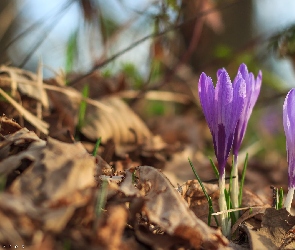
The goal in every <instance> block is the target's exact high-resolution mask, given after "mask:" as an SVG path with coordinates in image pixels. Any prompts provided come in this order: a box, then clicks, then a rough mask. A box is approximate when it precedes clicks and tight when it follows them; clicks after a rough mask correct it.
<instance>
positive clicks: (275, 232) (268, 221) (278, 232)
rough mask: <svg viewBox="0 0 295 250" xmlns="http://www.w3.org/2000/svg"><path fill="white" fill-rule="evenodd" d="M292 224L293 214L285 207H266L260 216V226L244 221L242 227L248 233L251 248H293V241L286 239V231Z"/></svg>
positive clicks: (294, 217)
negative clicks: (278, 208)
mask: <svg viewBox="0 0 295 250" xmlns="http://www.w3.org/2000/svg"><path fill="white" fill-rule="evenodd" d="M294 225H295V216H291V215H290V213H288V212H287V211H286V209H280V210H276V209H275V208H268V209H266V210H265V214H264V216H263V218H262V223H261V228H257V227H256V226H253V225H251V224H250V223H248V222H245V223H244V224H243V225H242V229H243V230H244V231H245V232H246V233H247V235H248V238H249V242H250V247H251V249H261V250H264V249H265V250H269V249H295V242H294V241H289V240H287V238H288V236H289V235H288V234H287V233H288V232H289V231H290V230H291V229H292V227H293V226H294ZM293 239H294V238H293Z"/></svg>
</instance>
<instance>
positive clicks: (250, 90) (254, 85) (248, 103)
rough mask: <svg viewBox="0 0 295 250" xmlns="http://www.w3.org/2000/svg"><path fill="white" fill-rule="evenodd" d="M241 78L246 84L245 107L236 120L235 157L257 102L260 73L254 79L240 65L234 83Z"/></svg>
mask: <svg viewBox="0 0 295 250" xmlns="http://www.w3.org/2000/svg"><path fill="white" fill-rule="evenodd" d="M241 77H242V78H243V79H244V81H245V83H246V99H245V105H244V108H243V110H242V113H241V116H240V118H239V120H238V123H237V126H236V129H235V135H234V142H233V154H234V155H235V156H237V155H238V152H239V149H240V146H241V143H242V141H243V138H244V135H245V132H246V129H247V125H248V121H249V118H250V116H251V113H252V110H253V107H254V105H255V103H256V101H257V98H258V96H259V93H260V88H261V82H262V72H261V71H259V72H258V76H257V78H256V79H255V78H254V75H253V73H251V72H248V68H247V66H246V65H245V64H244V63H242V64H241V65H240V67H239V70H238V74H237V76H236V78H235V80H234V83H235V82H236V81H238V79H240V78H241Z"/></svg>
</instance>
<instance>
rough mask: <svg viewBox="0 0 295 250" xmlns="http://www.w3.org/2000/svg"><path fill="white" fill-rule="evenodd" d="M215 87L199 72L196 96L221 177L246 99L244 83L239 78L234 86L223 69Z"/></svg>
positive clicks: (209, 79)
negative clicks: (209, 134) (197, 95)
mask: <svg viewBox="0 0 295 250" xmlns="http://www.w3.org/2000/svg"><path fill="white" fill-rule="evenodd" d="M217 77H218V81H217V84H216V87H215V88H214V85H213V82H212V79H211V78H210V77H208V76H206V74H205V73H202V74H201V76H200V80H199V97H200V102H201V105H202V108H203V112H204V115H205V118H206V121H207V123H208V126H209V129H210V131H211V134H212V137H213V145H214V150H215V155H216V158H217V161H218V168H219V174H220V176H223V175H224V169H225V164H226V161H227V158H228V156H229V153H230V150H231V147H232V143H233V139H234V132H235V128H236V125H237V122H238V120H239V118H240V115H241V112H242V110H243V107H244V103H245V98H246V84H245V81H244V79H243V78H242V77H239V78H238V79H236V81H235V82H234V84H232V83H231V81H230V78H229V76H228V74H227V72H226V70H225V69H221V70H219V71H218V73H217Z"/></svg>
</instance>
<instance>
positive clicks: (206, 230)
mask: <svg viewBox="0 0 295 250" xmlns="http://www.w3.org/2000/svg"><path fill="white" fill-rule="evenodd" d="M129 175H130V173H129ZM136 179H137V181H136V186H137V187H138V188H140V190H138V191H137V192H136V191H135V190H134V187H133V184H132V182H130V177H128V172H127V175H126V179H125V180H124V181H123V182H122V184H121V186H122V187H124V188H123V192H124V191H125V194H126V195H137V196H143V197H144V198H145V201H144V205H143V208H142V212H143V213H144V214H145V215H146V216H147V218H148V219H149V221H150V223H153V224H156V225H158V226H160V227H161V229H162V230H163V231H165V232H166V233H168V234H169V235H173V236H177V237H179V238H182V239H185V240H187V241H188V242H190V244H191V246H193V247H195V248H196V249H199V248H200V247H201V246H202V247H204V248H205V249H219V248H222V247H225V246H226V245H227V244H228V241H227V239H226V238H224V237H223V236H222V234H221V232H220V231H219V230H214V229H212V228H210V227H208V226H207V225H206V224H205V223H204V222H203V221H201V220H200V219H198V218H197V217H196V216H195V214H194V213H193V212H192V211H191V210H190V209H189V207H188V204H187V203H186V202H185V201H184V200H183V199H182V198H181V196H180V195H179V193H178V192H177V191H176V190H175V188H174V187H173V186H172V185H171V183H170V182H169V180H168V179H167V178H166V177H165V176H164V175H163V174H162V173H161V172H160V171H158V170H156V169H155V168H153V167H148V166H140V167H138V168H137V170H136ZM128 185H129V186H130V191H129V190H128V188H127V187H128Z"/></svg>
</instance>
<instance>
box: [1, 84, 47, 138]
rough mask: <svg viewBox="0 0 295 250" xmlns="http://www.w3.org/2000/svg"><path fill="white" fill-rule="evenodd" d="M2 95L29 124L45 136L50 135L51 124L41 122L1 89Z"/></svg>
mask: <svg viewBox="0 0 295 250" xmlns="http://www.w3.org/2000/svg"><path fill="white" fill-rule="evenodd" d="M0 95H2V96H3V97H4V98H5V99H6V100H7V101H8V102H9V103H10V104H11V105H12V106H13V107H14V108H15V109H16V110H17V111H18V112H19V113H20V114H21V115H22V116H23V117H24V118H25V119H26V120H27V121H28V122H30V123H31V124H32V125H33V126H35V127H36V128H37V129H38V130H40V131H41V132H42V133H44V134H46V135H47V134H48V128H49V124H48V123H47V122H44V121H42V120H40V119H39V118H38V117H36V116H35V115H33V114H32V113H31V112H29V111H28V110H26V109H25V108H24V107H22V106H21V105H20V104H18V103H17V102H16V101H15V100H14V99H13V98H11V97H10V96H9V95H8V94H6V93H5V91H4V90H3V89H1V88H0Z"/></svg>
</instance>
